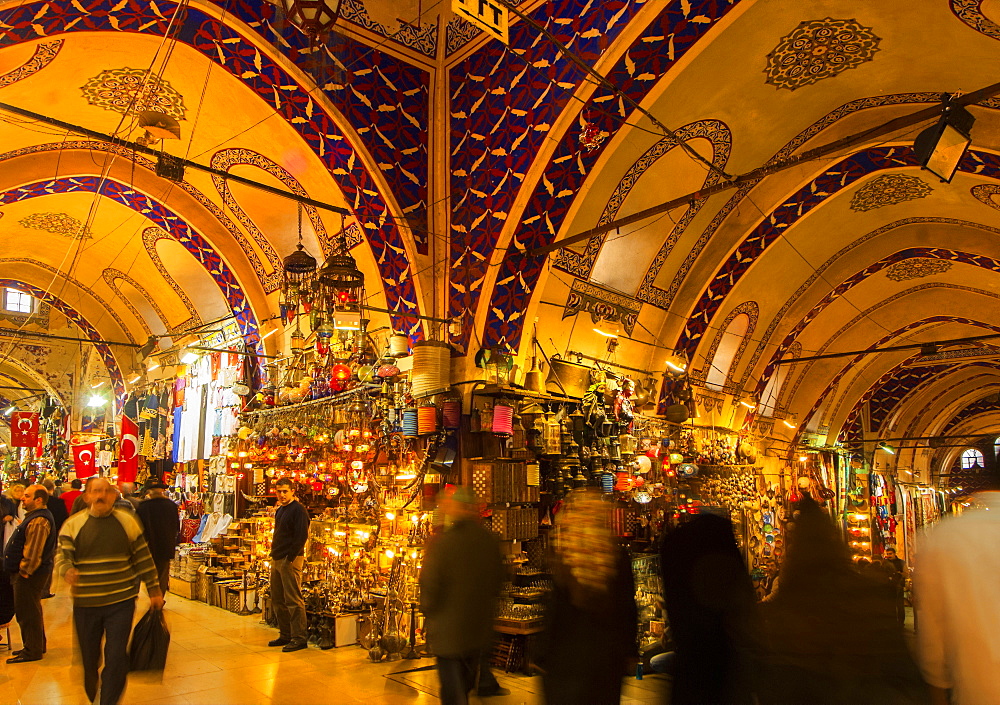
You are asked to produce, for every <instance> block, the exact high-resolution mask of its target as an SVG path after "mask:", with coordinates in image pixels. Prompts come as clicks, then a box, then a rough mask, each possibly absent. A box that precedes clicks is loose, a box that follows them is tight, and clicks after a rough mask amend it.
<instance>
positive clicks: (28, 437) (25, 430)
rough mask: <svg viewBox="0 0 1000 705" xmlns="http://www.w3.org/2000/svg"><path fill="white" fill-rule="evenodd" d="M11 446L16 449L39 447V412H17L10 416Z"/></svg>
mask: <svg viewBox="0 0 1000 705" xmlns="http://www.w3.org/2000/svg"><path fill="white" fill-rule="evenodd" d="M10 445H11V446H12V447H14V448H34V447H35V446H37V445H38V412H37V411H15V412H14V413H12V414H11V415H10Z"/></svg>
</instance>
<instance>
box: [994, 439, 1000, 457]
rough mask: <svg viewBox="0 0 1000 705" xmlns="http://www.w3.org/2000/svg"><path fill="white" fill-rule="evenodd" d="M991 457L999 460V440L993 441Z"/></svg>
mask: <svg viewBox="0 0 1000 705" xmlns="http://www.w3.org/2000/svg"><path fill="white" fill-rule="evenodd" d="M993 457H995V458H997V459H1000V438H998V439H996V440H995V441H993Z"/></svg>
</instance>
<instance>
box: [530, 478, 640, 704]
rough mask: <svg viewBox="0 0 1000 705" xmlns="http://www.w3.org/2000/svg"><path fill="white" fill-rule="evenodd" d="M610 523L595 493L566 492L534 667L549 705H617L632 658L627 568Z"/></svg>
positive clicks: (633, 624) (633, 621)
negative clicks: (551, 583)
mask: <svg viewBox="0 0 1000 705" xmlns="http://www.w3.org/2000/svg"><path fill="white" fill-rule="evenodd" d="M610 519H611V512H610V505H608V504H607V503H605V502H603V501H602V500H601V496H600V494H599V493H598V492H596V491H594V490H576V491H574V492H572V493H571V494H570V495H569V497H568V498H567V500H566V503H565V505H564V507H563V509H562V510H561V511H560V512H559V513H558V514H557V515H556V523H555V530H554V534H553V540H552V549H553V551H552V581H553V584H554V589H553V592H552V596H551V600H550V602H549V604H548V606H547V610H546V626H545V631H544V632H543V634H542V635H541V637H540V639H539V644H538V646H539V648H538V651H539V654H538V656H537V657H536V659H535V661H536V663H538V665H539V666H540V667H541V668H542V670H543V676H542V683H543V689H544V691H545V701H546V703H547V704H548V705H580V703H587V704H588V705H618V702H619V699H620V697H621V687H622V677H623V676H624V675H625V671H626V669H627V667H628V664H629V661H630V659H632V658H634V657H635V655H636V650H637V648H636V630H637V624H638V614H637V611H636V606H635V582H634V580H633V578H632V566H631V563H630V561H629V559H628V555H627V554H626V553H625V551H624V550H623V549H622V548H621V547H620V546H619V544H618V540H617V537H616V536H615V535H614V533H612V531H611V521H610Z"/></svg>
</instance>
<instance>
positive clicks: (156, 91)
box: [80, 67, 187, 120]
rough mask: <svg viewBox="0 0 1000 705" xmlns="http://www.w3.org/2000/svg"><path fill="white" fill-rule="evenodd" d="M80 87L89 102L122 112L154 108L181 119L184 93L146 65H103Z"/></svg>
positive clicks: (183, 109) (129, 113)
mask: <svg viewBox="0 0 1000 705" xmlns="http://www.w3.org/2000/svg"><path fill="white" fill-rule="evenodd" d="M80 90H81V91H82V92H83V97H84V98H86V99H87V102H88V103H90V104H91V105H96V106H97V107H98V108H104V109H105V110H111V111H114V112H116V113H121V114H123V115H138V114H139V113H141V112H142V111H144V110H155V111H157V112H160V113H164V114H166V115H169V116H170V117H172V118H174V119H175V120H183V119H184V114H185V113H186V112H187V108H185V107H184V97H183V96H182V95H181V94H180V93H178V92H177V91H176V90H175V89H174V88H173V86H171V85H170V84H169V83H168V82H167V81H165V80H164V79H162V78H160V77H159V76H156V75H151V74H150V72H149V71H148V70H146V69H130V68H128V67H126V68H121V69H105V70H103V71H101V72H100V73H99V74H97V75H96V76H94V77H93V78H91V79H90V80H88V81H87V83H86V84H84V85H83V86H82V87H81V88H80Z"/></svg>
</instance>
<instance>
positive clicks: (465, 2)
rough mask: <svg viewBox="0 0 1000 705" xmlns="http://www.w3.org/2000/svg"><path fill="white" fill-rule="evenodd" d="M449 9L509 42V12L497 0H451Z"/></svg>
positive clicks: (490, 33)
mask: <svg viewBox="0 0 1000 705" xmlns="http://www.w3.org/2000/svg"><path fill="white" fill-rule="evenodd" d="M451 11H452V12H453V13H455V14H456V15H457V16H459V17H461V18H462V19H463V20H468V21H469V22H471V23H472V24H474V25H475V26H476V27H479V29H481V30H483V31H484V32H486V33H487V34H489V35H491V36H494V37H496V38H497V39H499V40H500V41H501V42H503V43H504V44H510V37H509V34H508V22H509V19H510V18H509V13H508V11H507V8H506V7H504V6H503V5H502V4H501V3H500V2H498V1H497V0H451Z"/></svg>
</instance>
